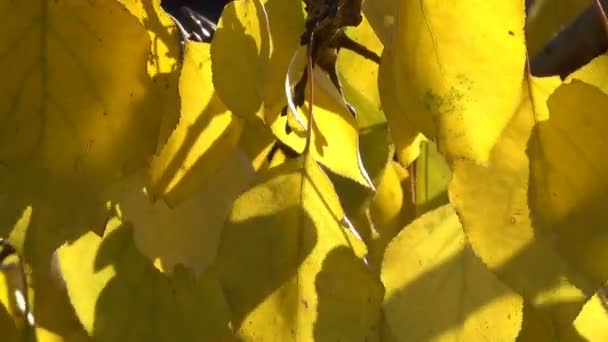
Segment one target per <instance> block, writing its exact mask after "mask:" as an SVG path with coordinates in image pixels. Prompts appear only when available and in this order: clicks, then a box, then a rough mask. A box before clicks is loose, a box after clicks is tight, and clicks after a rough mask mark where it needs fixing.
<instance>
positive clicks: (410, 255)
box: [382, 205, 522, 341]
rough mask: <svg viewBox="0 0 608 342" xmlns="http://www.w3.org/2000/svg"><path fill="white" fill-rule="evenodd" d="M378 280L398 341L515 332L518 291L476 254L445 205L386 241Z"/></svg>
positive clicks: (508, 336) (498, 336) (494, 337)
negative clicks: (495, 274) (500, 278)
mask: <svg viewBox="0 0 608 342" xmlns="http://www.w3.org/2000/svg"><path fill="white" fill-rule="evenodd" d="M382 282H383V284H384V286H385V287H386V295H385V297H384V303H383V309H384V314H385V317H386V320H387V322H388V325H389V327H390V331H391V332H392V333H393V335H394V336H395V338H396V339H397V340H398V341H476V340H486V341H512V340H514V339H515V337H516V336H517V334H518V332H519V329H520V326H521V319H522V318H521V311H522V299H521V297H520V296H518V295H517V294H516V293H514V292H513V291H511V290H510V289H509V288H508V287H507V286H505V285H504V284H502V283H501V282H500V281H498V279H496V277H495V276H494V274H493V273H492V272H490V271H489V270H488V269H487V268H486V267H485V265H484V264H483V263H482V262H481V261H480V260H479V259H478V258H477V256H475V253H473V251H472V250H471V248H470V247H469V245H468V244H467V242H466V238H465V235H464V233H463V232H462V228H461V226H460V223H459V222H458V217H457V216H456V213H455V212H454V210H453V209H452V207H451V206H449V205H448V206H443V207H441V208H439V209H436V210H434V211H431V212H429V213H427V214H425V215H423V216H422V217H420V218H418V219H417V220H415V221H414V222H413V223H412V224H410V225H409V226H407V227H405V228H404V229H403V230H402V231H401V232H400V233H399V235H397V237H395V239H393V241H391V243H390V244H389V246H388V248H387V249H386V253H385V254H384V260H383V262H382ZM438 308H441V309H438Z"/></svg>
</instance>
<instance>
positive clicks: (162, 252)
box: [117, 151, 254, 275]
mask: <svg viewBox="0 0 608 342" xmlns="http://www.w3.org/2000/svg"><path fill="white" fill-rule="evenodd" d="M226 158H228V160H227V161H226V162H225V163H224V164H222V165H219V166H218V170H217V172H216V173H215V174H213V175H211V176H210V177H209V178H208V179H207V181H206V182H205V183H204V184H201V185H200V186H198V187H196V188H192V189H189V190H190V192H191V194H190V195H189V196H188V197H187V198H186V199H184V200H183V201H181V202H180V203H179V204H177V205H176V206H174V207H168V206H167V205H166V204H165V203H164V201H156V202H154V203H152V201H151V200H150V198H149V196H148V195H147V194H146V193H145V192H144V191H142V190H143V179H142V177H141V176H139V175H136V176H135V177H132V179H129V180H128V181H127V182H125V184H124V185H123V190H122V193H123V195H122V196H121V198H119V199H117V202H118V203H119V205H120V209H121V214H122V218H123V220H124V221H125V222H129V223H131V224H133V230H134V237H133V238H134V240H135V244H136V246H137V247H138V248H139V250H140V251H141V252H142V253H143V254H144V255H145V256H147V257H148V259H149V260H150V261H154V260H158V262H159V263H160V268H161V269H162V270H164V271H166V272H168V273H171V272H173V268H174V267H175V265H177V264H182V265H184V266H186V267H188V268H189V269H191V270H192V271H193V272H194V273H195V274H196V275H199V274H201V273H203V272H204V271H205V270H206V269H207V268H208V267H209V265H211V263H212V262H213V259H214V258H215V256H216V254H217V248H218V244H219V238H220V232H221V231H222V228H223V226H224V221H225V219H226V218H227V216H228V213H229V211H230V208H231V207H232V202H233V201H234V200H235V199H236V198H237V196H238V195H240V194H241V192H243V191H244V190H245V188H246V187H247V185H248V184H249V183H250V182H251V181H252V180H253V176H254V171H253V169H252V168H251V166H250V164H249V161H248V160H247V157H246V156H245V155H244V153H243V152H236V151H235V152H234V153H231V154H230V155H228V156H226Z"/></svg>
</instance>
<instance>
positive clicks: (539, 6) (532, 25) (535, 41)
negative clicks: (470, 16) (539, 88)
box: [494, 0, 592, 56]
mask: <svg viewBox="0 0 608 342" xmlns="http://www.w3.org/2000/svg"><path fill="white" fill-rule="evenodd" d="M530 3H531V7H530V8H529V10H528V18H527V23H526V45H527V46H528V53H529V54H530V56H534V55H536V54H537V53H539V52H540V51H541V50H542V48H543V47H545V45H546V44H547V43H548V42H549V40H550V39H551V38H552V37H553V36H554V35H555V34H556V33H558V32H559V31H561V30H562V29H563V28H564V27H566V26H567V25H568V24H570V23H571V22H572V21H573V20H574V19H575V18H576V17H577V16H578V15H579V14H580V13H581V12H582V11H583V10H584V9H585V8H586V7H589V6H590V5H591V4H592V1H589V0H536V1H531V2H530ZM494 15H498V12H497V13H496V14H494Z"/></svg>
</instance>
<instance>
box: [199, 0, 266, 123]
mask: <svg viewBox="0 0 608 342" xmlns="http://www.w3.org/2000/svg"><path fill="white" fill-rule="evenodd" d="M269 34H270V33H269V28H268V17H267V14H266V11H265V9H264V7H263V6H262V3H261V2H260V0H241V1H233V2H230V3H228V4H227V5H226V7H224V11H223V12H222V16H221V17H220V20H219V23H218V26H217V31H216V32H215V34H214V36H213V41H212V42H211V60H212V63H211V68H212V71H213V84H214V85H215V89H216V90H217V92H218V95H219V97H220V98H221V99H222V101H223V102H224V103H225V104H226V106H227V107H228V109H230V110H231V111H232V112H233V113H234V114H235V115H237V116H239V117H241V118H244V119H247V120H255V119H256V117H257V118H259V119H261V120H263V119H264V110H263V107H262V102H263V100H264V82H265V81H264V80H265V73H266V68H267V67H268V62H269V59H270V37H269Z"/></svg>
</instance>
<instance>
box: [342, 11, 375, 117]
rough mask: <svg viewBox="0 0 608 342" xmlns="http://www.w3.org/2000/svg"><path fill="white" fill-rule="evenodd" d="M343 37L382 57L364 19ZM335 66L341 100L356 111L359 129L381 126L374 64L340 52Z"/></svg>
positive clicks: (372, 33) (343, 51)
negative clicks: (340, 88) (344, 99)
mask: <svg viewBox="0 0 608 342" xmlns="http://www.w3.org/2000/svg"><path fill="white" fill-rule="evenodd" d="M346 34H347V35H348V36H349V37H350V38H352V39H353V40H355V41H356V42H357V43H359V44H361V45H363V46H365V47H367V48H368V49H369V50H371V51H372V52H375V53H377V54H378V56H380V55H381V54H382V48H383V47H382V44H381V43H380V40H379V39H378V37H377V36H376V34H375V33H374V31H373V30H372V28H371V26H370V25H369V22H368V21H367V19H366V18H365V17H363V21H362V22H361V24H359V26H357V27H349V28H348V29H347V30H346ZM336 66H337V68H338V77H339V78H340V81H341V83H342V89H343V91H344V97H345V98H346V101H348V103H350V104H351V105H352V106H353V107H354V108H355V110H356V111H357V123H358V124H359V127H360V128H361V129H365V128H368V127H372V126H375V125H379V124H383V123H385V122H386V118H385V117H384V113H383V112H382V107H381V105H380V94H379V92H378V64H377V63H376V62H373V61H370V60H369V59H365V58H363V57H361V56H360V55H358V54H356V53H354V52H352V51H350V50H347V49H341V50H340V53H338V61H337V64H336Z"/></svg>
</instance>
